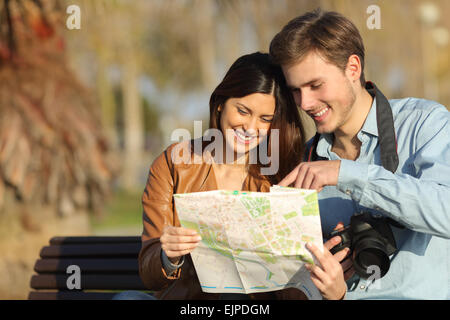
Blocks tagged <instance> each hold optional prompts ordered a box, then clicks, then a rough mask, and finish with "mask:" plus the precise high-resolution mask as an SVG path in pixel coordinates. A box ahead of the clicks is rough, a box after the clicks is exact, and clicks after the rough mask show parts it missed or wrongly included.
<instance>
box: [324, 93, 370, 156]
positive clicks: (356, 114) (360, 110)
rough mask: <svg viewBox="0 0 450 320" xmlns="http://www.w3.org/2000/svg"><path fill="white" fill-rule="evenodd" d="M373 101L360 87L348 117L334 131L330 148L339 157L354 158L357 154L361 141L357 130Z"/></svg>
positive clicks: (361, 125)
mask: <svg viewBox="0 0 450 320" xmlns="http://www.w3.org/2000/svg"><path fill="white" fill-rule="evenodd" d="M372 103H373V98H372V96H371V95H370V93H369V92H368V91H367V90H366V89H364V88H363V89H362V90H361V91H360V94H359V95H357V96H356V99H355V103H354V105H353V108H352V111H351V115H350V118H349V119H348V121H347V122H346V123H345V124H344V125H343V126H341V127H340V128H338V129H337V130H335V131H334V141H333V147H332V150H333V152H335V153H336V154H338V155H339V156H340V157H341V158H345V159H350V160H356V159H357V158H358V156H359V151H360V148H361V141H360V140H359V139H358V138H357V134H358V132H359V131H360V130H361V128H362V127H363V125H364V122H365V121H366V118H367V115H368V114H369V112H370V108H371V106H372Z"/></svg>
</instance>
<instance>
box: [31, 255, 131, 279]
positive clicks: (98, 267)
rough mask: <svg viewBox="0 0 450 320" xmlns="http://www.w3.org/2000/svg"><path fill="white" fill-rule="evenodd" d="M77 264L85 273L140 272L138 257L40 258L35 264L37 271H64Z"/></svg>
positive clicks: (82, 272)
mask: <svg viewBox="0 0 450 320" xmlns="http://www.w3.org/2000/svg"><path fill="white" fill-rule="evenodd" d="M70 265H77V266H79V267H80V270H81V274H82V275H83V274H85V273H112V272H113V273H136V274H138V273H139V265H138V260H137V258H133V259H70V258H69V259H39V260H37V261H36V263H35V265H34V271H36V272H37V273H64V274H66V272H67V267H69V266H70Z"/></svg>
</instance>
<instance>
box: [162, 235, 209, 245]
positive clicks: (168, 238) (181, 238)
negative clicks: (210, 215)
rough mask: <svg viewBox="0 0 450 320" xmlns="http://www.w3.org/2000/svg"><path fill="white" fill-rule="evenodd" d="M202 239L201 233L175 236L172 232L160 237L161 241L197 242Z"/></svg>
mask: <svg viewBox="0 0 450 320" xmlns="http://www.w3.org/2000/svg"><path fill="white" fill-rule="evenodd" d="M200 240H202V237H201V236H200V235H194V236H174V235H171V234H167V235H163V236H161V238H160V241H161V243H197V242H199V241H200Z"/></svg>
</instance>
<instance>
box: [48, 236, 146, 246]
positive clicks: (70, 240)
mask: <svg viewBox="0 0 450 320" xmlns="http://www.w3.org/2000/svg"><path fill="white" fill-rule="evenodd" d="M140 242H141V237H138V236H118V237H112V236H89V237H82V236H75V237H73V236H72V237H53V238H51V239H50V245H62V244H102V243H140Z"/></svg>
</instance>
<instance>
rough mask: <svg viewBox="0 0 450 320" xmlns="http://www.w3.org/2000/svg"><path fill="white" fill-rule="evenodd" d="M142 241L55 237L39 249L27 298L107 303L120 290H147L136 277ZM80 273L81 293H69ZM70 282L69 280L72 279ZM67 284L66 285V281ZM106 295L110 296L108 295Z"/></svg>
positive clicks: (137, 276) (139, 238)
mask: <svg viewBox="0 0 450 320" xmlns="http://www.w3.org/2000/svg"><path fill="white" fill-rule="evenodd" d="M140 249H141V237H139V236H135V237H54V238H52V239H50V245H49V246H45V247H43V248H42V250H41V252H40V259H38V260H37V261H36V264H35V266H34V271H35V272H36V273H37V274H36V275H33V276H32V278H31V288H33V289H35V290H36V291H32V292H30V294H29V296H28V298H29V299H31V300H36V299H46V300H47V299H110V298H111V297H112V296H113V295H114V294H116V293H117V292H118V291H122V290H147V289H146V288H145V286H144V284H143V283H142V281H141V279H140V277H139V268H138V254H139V250H140ZM73 265H75V266H77V267H79V270H80V273H79V274H80V277H79V279H80V287H81V288H80V289H76V288H75V289H69V288H71V287H73V285H70V284H69V285H68V282H69V283H72V284H73V283H74V282H73V281H72V280H73V279H74V278H73V276H74V274H75V273H74V271H73V270H71V269H68V268H69V266H73ZM71 276H72V278H70V279H69V277H71ZM68 280H69V281H68ZM108 291H109V292H108Z"/></svg>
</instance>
